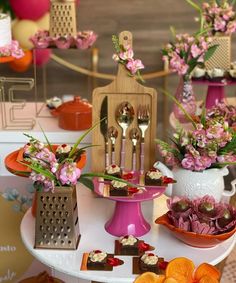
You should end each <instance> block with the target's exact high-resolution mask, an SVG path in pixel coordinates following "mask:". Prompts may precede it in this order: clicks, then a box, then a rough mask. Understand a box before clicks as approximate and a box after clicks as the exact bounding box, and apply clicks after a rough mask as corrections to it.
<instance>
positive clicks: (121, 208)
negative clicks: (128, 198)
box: [105, 201, 151, 237]
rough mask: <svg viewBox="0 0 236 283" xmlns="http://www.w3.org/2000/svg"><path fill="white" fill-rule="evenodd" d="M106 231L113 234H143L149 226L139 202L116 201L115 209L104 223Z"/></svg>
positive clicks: (147, 230) (137, 235)
mask: <svg viewBox="0 0 236 283" xmlns="http://www.w3.org/2000/svg"><path fill="white" fill-rule="evenodd" d="M105 229H106V231H107V232H108V233H109V234H111V235H114V236H118V237H120V236H125V235H133V236H136V237H140V236H143V235H145V234H147V233H148V232H149V230H150V229H151V226H150V225H149V224H148V222H147V221H146V220H145V219H144V217H143V214H142V210H141V203H140V202H120V201H116V206H115V211H114V214H113V216H112V217H111V219H110V220H109V221H108V222H107V223H106V225H105Z"/></svg>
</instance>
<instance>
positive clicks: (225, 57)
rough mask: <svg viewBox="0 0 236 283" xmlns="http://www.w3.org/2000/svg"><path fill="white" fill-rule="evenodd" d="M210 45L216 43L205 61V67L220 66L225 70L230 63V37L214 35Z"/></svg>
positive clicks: (228, 67) (208, 68)
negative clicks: (214, 49)
mask: <svg viewBox="0 0 236 283" xmlns="http://www.w3.org/2000/svg"><path fill="white" fill-rule="evenodd" d="M211 45H218V47H217V49H216V51H215V52H214V54H213V56H212V57H211V58H210V59H209V60H207V61H206V63H205V65H206V69H207V70H211V69H213V68H220V69H223V70H225V71H227V70H229V69H230V64H231V37H230V36H215V37H214V38H213V41H212V43H211Z"/></svg>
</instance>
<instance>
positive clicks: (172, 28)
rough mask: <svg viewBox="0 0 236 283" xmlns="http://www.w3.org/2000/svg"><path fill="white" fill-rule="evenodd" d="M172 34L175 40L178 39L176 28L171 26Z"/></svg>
mask: <svg viewBox="0 0 236 283" xmlns="http://www.w3.org/2000/svg"><path fill="white" fill-rule="evenodd" d="M170 32H171V34H172V36H173V38H175V37H176V30H175V27H173V26H170Z"/></svg>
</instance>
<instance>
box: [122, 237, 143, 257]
mask: <svg viewBox="0 0 236 283" xmlns="http://www.w3.org/2000/svg"><path fill="white" fill-rule="evenodd" d="M119 243H120V253H121V254H122V255H138V254H139V248H138V243H139V240H138V239H137V238H135V237H134V236H133V235H127V236H124V237H121V238H120V239H119Z"/></svg>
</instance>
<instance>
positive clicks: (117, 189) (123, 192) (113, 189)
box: [110, 181, 129, 197]
mask: <svg viewBox="0 0 236 283" xmlns="http://www.w3.org/2000/svg"><path fill="white" fill-rule="evenodd" d="M128 195H129V191H128V186H127V185H126V184H125V183H124V182H119V181H112V182H111V184H110V196H118V197H126V196H128Z"/></svg>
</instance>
